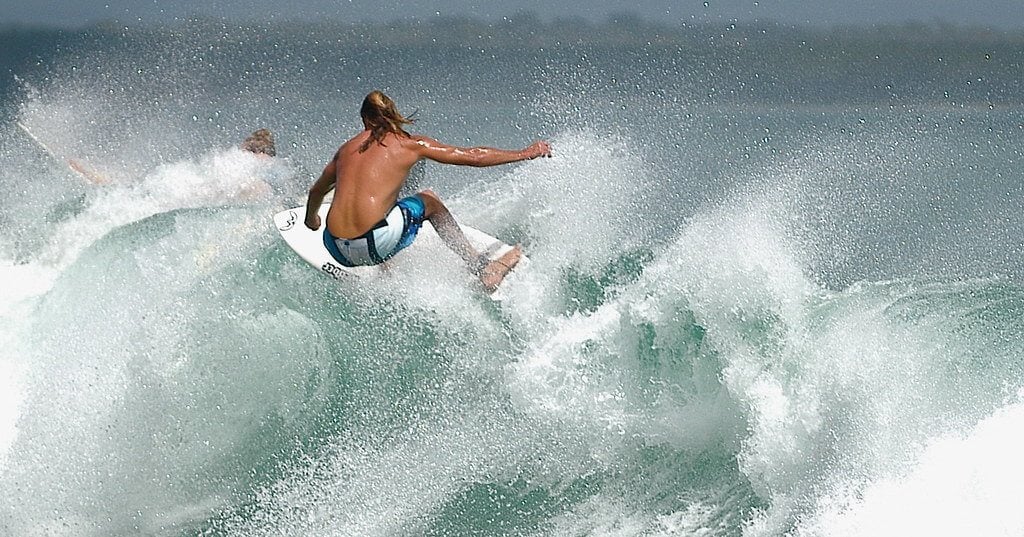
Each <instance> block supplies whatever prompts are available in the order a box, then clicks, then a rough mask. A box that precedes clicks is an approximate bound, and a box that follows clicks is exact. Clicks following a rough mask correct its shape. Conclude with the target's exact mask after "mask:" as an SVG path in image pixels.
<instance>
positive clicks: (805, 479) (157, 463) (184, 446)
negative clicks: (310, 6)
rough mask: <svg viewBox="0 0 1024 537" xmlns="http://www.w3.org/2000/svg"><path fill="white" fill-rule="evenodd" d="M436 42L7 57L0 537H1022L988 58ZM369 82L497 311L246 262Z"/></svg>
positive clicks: (170, 47) (274, 35)
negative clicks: (492, 149) (476, 161)
mask: <svg viewBox="0 0 1024 537" xmlns="http://www.w3.org/2000/svg"><path fill="white" fill-rule="evenodd" d="M445 24H448V26H445V25H444V24H440V23H439V24H437V25H419V26H417V25H413V26H412V27H411V28H410V27H402V28H400V30H401V31H396V30H395V29H394V28H391V29H388V28H384V27H381V28H376V27H371V28H362V29H359V28H357V29H351V28H350V29H347V30H345V31H342V32H339V31H334V30H332V29H329V28H325V27H323V26H308V27H303V26H286V25H281V26H278V27H237V26H232V25H230V24H215V23H210V22H208V21H207V22H202V21H192V22H188V23H180V24H178V25H174V26H170V27H165V28H158V29H134V28H122V27H111V26H104V27H98V28H92V29H88V30H83V31H64V32H30V31H21V32H15V31H8V35H10V36H12V43H15V44H16V45H17V47H18V48H15V49H12V50H25V51H27V52H25V53H24V54H23V55H18V56H16V57H13V59H11V58H8V59H7V60H5V61H7V64H6V65H5V68H6V69H7V71H8V74H9V77H8V78H6V79H5V80H4V81H3V82H2V87H0V95H2V99H3V101H2V103H3V104H2V106H0V115H2V124H0V156H2V159H3V165H2V166H0V185H2V189H3V192H4V196H3V201H2V202H0V203H2V207H3V211H2V213H0V229H2V233H0V280H2V281H3V285H2V293H0V316H2V323H0V498H3V499H2V500H0V533H2V534H4V535H12V536H14V535H17V536H22V535H74V536H78V535H96V536H100V535H103V536H109V535H161V536H164V535H166V536H179V535H182V536H184V535H202V536H234V535H239V536H241V535H247V536H248V535H323V536H342V535H359V536H365V535H536V536H541V535H545V536H546V535H566V536H568V535H588V536H605V535H609V536H610V535H616V536H624V535H700V536H729V535H737V536H739V535H742V536H746V537H759V536H777V535H794V536H819V535H820V536H826V535H827V536H837V535H850V536H853V535H872V536H877V535H962V534H975V535H986V536H994V535H1020V534H1022V533H1024V516H1022V515H1021V513H1020V510H1019V508H1018V507H1019V506H1018V503H1019V498H1021V497H1022V496H1024V485H1022V483H1024V466H1022V464H1021V462H1020V457H1019V455H1018V451H1019V450H1018V449H1017V448H1016V446H1017V444H1018V443H1019V433H1018V431H1019V430H1020V429H1021V427H1022V426H1024V399H1022V397H1024V391H1022V388H1024V381H1022V378H1024V286H1022V285H1024V262H1022V254H1024V244H1022V239H1021V237H1024V211H1022V210H1021V209H1022V205H1024V191H1022V186H1021V185H1022V184H1024V181H1022V179H1024V175H1022V172H1021V170H1022V169H1024V166H1022V164H1024V102H1022V100H1021V96H1020V93H1019V87H1020V86H1021V82H1022V81H1021V76H1022V75H1021V73H1024V70H1022V69H1021V67H1022V61H1024V39H1021V38H1020V37H1019V36H1013V35H991V34H983V35H972V34H970V33H969V32H966V31H964V32H960V33H954V35H939V33H938V32H931V33H929V32H924V35H921V31H922V30H921V29H917V30H916V32H917V33H914V32H911V35H905V34H904V33H902V32H890V33H886V32H879V31H868V30H865V31H864V32H862V33H858V32H853V31H850V30H846V31H842V32H840V31H836V32H832V33H829V32H810V31H796V33H793V30H791V29H785V28H773V27H768V28H766V29H746V30H744V29H737V28H734V27H727V28H711V27H707V28H703V27H699V28H688V29H683V30H678V29H677V30H667V29H664V28H662V29H661V30H652V29H650V28H640V29H632V30H630V29H629V28H624V27H622V26H615V27H613V28H611V29H609V28H603V29H602V28H590V29H589V30H588V29H587V27H581V28H576V29H575V30H574V31H575V33H572V32H569V31H568V30H566V29H565V28H562V30H565V31H561V32H555V30H557V29H559V28H555V27H553V26H551V25H549V26H546V27H545V26H541V27H540V30H530V29H524V28H519V29H515V28H513V29H504V30H502V29H500V28H499V30H495V27H494V26H486V25H478V26H473V25H472V24H470V23H467V22H465V21H449V22H448V23H445ZM560 24H563V25H565V24H568V23H560ZM478 30H479V31H478ZM531 32H532V33H531ZM657 32H662V33H661V34H657ZM496 34H500V35H496ZM375 88H380V89H384V90H385V91H387V92H389V93H390V94H392V95H393V96H394V97H395V99H396V100H397V102H398V104H399V106H400V108H401V109H402V110H404V111H407V112H411V111H413V110H415V111H416V118H417V124H416V125H415V130H416V131H419V132H423V133H426V134H429V135H432V136H435V137H437V138H439V139H442V140H445V141H448V142H450V143H455V144H460V145H491V146H503V147H519V146H523V145H526V144H528V143H529V142H531V141H532V140H534V139H536V138H542V137H543V138H547V139H550V140H551V141H552V144H553V148H554V155H555V156H554V157H553V158H551V159H541V160H536V161H530V162H527V163H523V164H518V165H510V166H505V167H499V168H489V169H482V170H477V169H467V168H456V167H444V166H439V165H434V164H428V165H427V166H425V167H424V168H423V169H422V170H420V171H419V172H418V173H417V174H416V176H415V177H414V178H413V180H412V185H410V188H432V189H434V190H435V191H437V192H439V193H440V194H441V195H442V197H444V198H445V199H447V200H448V201H449V203H450V205H451V207H452V209H453V211H454V213H455V214H456V216H457V217H458V218H459V219H460V220H461V221H463V222H465V223H468V224H471V225H473V226H474V227H478V228H481V229H484V230H486V231H488V232H490V233H493V234H495V235H497V236H499V237H501V238H503V239H505V240H507V241H518V242H522V243H523V244H524V246H525V249H526V252H527V254H528V255H529V257H530V263H529V266H528V267H525V268H524V269H522V270H518V271H516V272H515V273H514V274H513V275H512V276H511V277H510V281H509V285H508V287H507V289H506V296H505V299H504V301H502V302H501V303H498V304H496V303H493V302H492V301H490V300H489V299H487V298H485V297H483V296H481V294H480V293H479V291H477V290H476V289H474V287H473V285H472V278H471V277H470V276H469V275H468V274H467V273H465V271H464V270H463V269H462V268H461V267H460V265H459V262H458V260H457V259H456V258H455V257H454V255H452V254H450V253H448V252H444V251H436V252H430V251H419V250H412V251H409V252H407V253H405V254H403V255H402V256H401V257H400V258H397V260H396V261H397V262H396V267H395V269H394V270H393V271H392V272H391V273H390V274H389V275H388V276H387V277H382V278H380V279H375V280H372V281H366V282H359V283H355V282H344V281H343V282H335V281H332V280H330V279H328V278H325V277H324V276H322V275H321V274H318V273H317V272H316V271H314V270H312V269H311V268H310V267H308V266H307V265H305V264H304V263H303V262H301V261H300V260H299V259H298V258H297V257H296V256H295V255H294V254H293V253H292V252H291V251H290V250H289V249H288V248H287V247H286V246H284V245H283V243H282V242H281V241H280V239H279V238H278V235H277V232H276V231H275V230H274V228H273V225H272V222H271V219H270V217H271V215H272V214H273V213H274V212H275V211H277V210H280V209H281V208H284V207H287V206H293V205H298V204H301V203H302V202H303V200H304V194H305V189H306V188H307V186H308V185H309V184H310V182H311V181H312V179H313V178H314V177H315V175H316V174H317V173H319V170H320V169H321V167H322V166H323V164H324V163H325V162H326V160H327V159H328V158H329V155H330V154H331V153H332V151H333V150H334V149H335V148H336V147H337V145H338V144H339V143H340V142H342V141H344V140H345V139H346V138H347V137H348V136H350V135H352V134H353V133H354V132H356V131H357V130H358V129H359V123H358V116H357V113H358V104H359V100H360V99H361V98H362V96H363V95H364V94H365V93H366V92H367V91H369V90H371V89H375ZM18 123H21V124H22V125H24V126H25V127H27V128H28V129H29V130H30V131H31V132H32V133H34V134H35V135H36V136H37V137H38V138H39V139H40V140H41V141H43V142H44V143H45V144H46V146H47V148H48V150H49V151H50V152H51V153H52V154H48V153H47V152H46V151H44V150H43V149H42V148H41V147H40V146H39V145H38V144H36V143H35V142H33V141H32V140H31V139H30V138H28V137H27V136H26V134H25V133H24V131H23V130H22V129H21V128H20V127H18ZM259 127H268V128H270V129H272V130H273V131H274V133H275V135H276V138H277V142H278V149H279V153H280V157H279V158H277V159H275V160H274V161H269V162H267V161H261V160H258V159H255V158H253V157H252V156H250V155H247V154H244V153H242V152H241V151H239V150H237V149H236V147H235V146H236V145H237V143H238V142H239V141H240V140H241V139H242V138H243V137H244V136H245V135H246V134H247V133H248V132H250V131H252V130H254V129H256V128H259ZM67 158H75V159H79V160H80V161H82V162H84V163H86V164H87V165H88V166H89V167H90V168H91V169H92V170H94V171H96V172H97V173H99V174H101V175H103V176H104V177H105V178H107V179H108V180H109V184H106V185H101V186H95V185H90V184H89V183H88V182H86V181H84V180H83V179H82V178H81V177H79V176H77V175H75V174H73V173H72V172H70V171H69V169H68V168H67V167H66V166H65V165H64V163H63V162H62V160H63V159H67Z"/></svg>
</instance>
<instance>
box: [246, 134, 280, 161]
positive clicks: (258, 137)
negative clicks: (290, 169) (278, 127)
mask: <svg viewBox="0 0 1024 537" xmlns="http://www.w3.org/2000/svg"><path fill="white" fill-rule="evenodd" d="M241 148H242V149H243V150H245V151H248V152H250V153H255V154H257V155H261V154H262V155H267V156H271V157H273V156H276V155H277V148H276V147H275V146H274V135H273V134H271V133H270V130H269V129H259V130H258V131H255V132H253V133H252V134H250V135H249V137H248V138H246V139H245V141H243V142H242V145H241Z"/></svg>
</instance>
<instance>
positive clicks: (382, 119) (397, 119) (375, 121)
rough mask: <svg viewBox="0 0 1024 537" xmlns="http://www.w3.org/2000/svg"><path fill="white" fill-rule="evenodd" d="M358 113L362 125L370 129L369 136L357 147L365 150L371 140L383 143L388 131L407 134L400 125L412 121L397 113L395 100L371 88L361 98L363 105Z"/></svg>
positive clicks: (408, 123)
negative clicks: (361, 119) (364, 96)
mask: <svg viewBox="0 0 1024 537" xmlns="http://www.w3.org/2000/svg"><path fill="white" fill-rule="evenodd" d="M359 115H360V116H362V118H363V125H364V126H365V127H366V129H367V130H369V131H370V138H369V139H368V140H367V141H366V142H365V143H364V144H363V146H362V147H361V148H360V149H359V150H360V151H366V149H367V148H368V147H370V143H371V142H377V143H379V144H381V145H384V136H386V135H387V134H388V133H394V134H400V135H403V136H409V133H408V132H405V129H403V128H402V127H403V126H404V125H411V124H412V122H413V120H411V119H409V118H407V117H405V116H403V115H402V114H401V113H399V112H398V107H397V106H395V101H393V100H391V97H388V96H387V95H384V93H383V92H382V91H380V90H373V91H371V92H370V93H369V94H367V96H366V98H365V99H363V106H362V107H361V108H360V109H359Z"/></svg>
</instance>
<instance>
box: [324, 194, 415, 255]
mask: <svg viewBox="0 0 1024 537" xmlns="http://www.w3.org/2000/svg"><path fill="white" fill-rule="evenodd" d="M426 210H427V208H426V206H425V205H424V204H423V200H422V199H420V197H419V195H415V196H409V197H408V198H402V199H400V200H398V203H397V204H395V206H394V208H392V209H391V212H389V213H388V215H387V216H386V217H384V219H383V220H381V221H380V222H378V223H377V225H376V226H373V228H372V229H371V230H370V231H367V232H366V233H364V234H362V235H361V236H359V237H356V238H354V239H339V238H337V237H335V236H334V235H331V233H330V232H329V231H327V226H326V225H325V226H324V246H326V247H327V251H328V252H330V253H331V257H333V258H334V259H335V260H336V261H337V262H338V263H341V265H342V266H346V267H358V266H366V265H379V264H381V263H383V262H385V261H387V260H388V259H390V258H391V257H392V256H394V255H395V254H397V253H398V252H400V251H401V250H402V249H403V248H405V247H407V246H409V245H410V244H412V241H413V240H414V239H415V238H416V234H417V233H419V231H420V226H422V225H423V214H424V213H425V212H426Z"/></svg>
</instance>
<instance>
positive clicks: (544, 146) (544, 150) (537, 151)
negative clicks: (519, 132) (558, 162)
mask: <svg viewBox="0 0 1024 537" xmlns="http://www.w3.org/2000/svg"><path fill="white" fill-rule="evenodd" d="M526 154H527V155H528V157H527V158H529V159H535V158H537V157H550V156H551V144H549V143H547V142H545V141H544V140H540V141H537V142H533V144H531V145H530V147H527V148H526Z"/></svg>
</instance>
